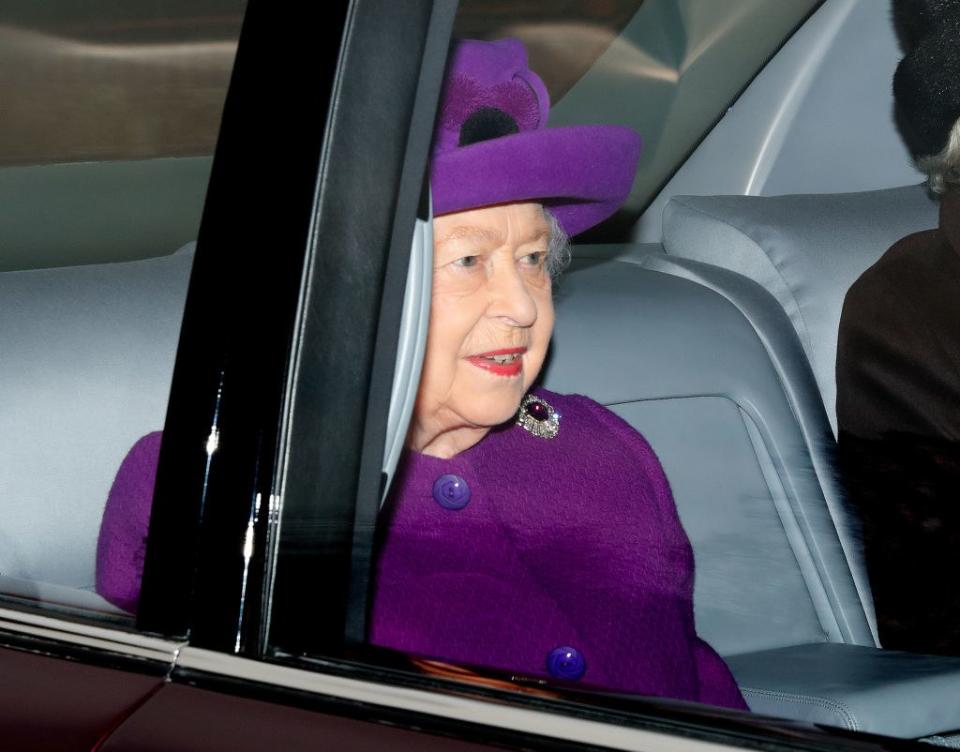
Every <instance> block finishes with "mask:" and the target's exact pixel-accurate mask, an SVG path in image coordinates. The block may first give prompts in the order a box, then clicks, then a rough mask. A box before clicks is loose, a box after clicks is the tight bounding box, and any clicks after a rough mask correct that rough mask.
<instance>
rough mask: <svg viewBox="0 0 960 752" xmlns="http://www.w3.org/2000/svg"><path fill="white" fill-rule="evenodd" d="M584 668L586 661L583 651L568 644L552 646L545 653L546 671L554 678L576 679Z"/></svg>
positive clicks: (582, 673) (582, 672) (585, 667)
mask: <svg viewBox="0 0 960 752" xmlns="http://www.w3.org/2000/svg"><path fill="white" fill-rule="evenodd" d="M586 670H587V661H586V659H585V658H584V657H583V653H581V652H580V651H579V650H577V649H576V648H572V647H570V646H569V645H564V646H563V647H559V648H554V649H553V650H551V651H550V653H549V654H548V655H547V671H548V672H549V674H550V676H552V677H554V678H556V679H568V680H570V681H576V680H577V679H579V678H580V677H581V676H583V675H584V673H586Z"/></svg>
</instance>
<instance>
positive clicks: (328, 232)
mask: <svg viewBox="0 0 960 752" xmlns="http://www.w3.org/2000/svg"><path fill="white" fill-rule="evenodd" d="M455 12H456V3H455V2H451V1H450V0H404V2H402V3H398V2H391V1H388V0H357V2H355V3H354V5H353V6H352V10H351V15H350V19H349V22H348V28H347V31H346V33H345V37H344V40H345V41H344V49H343V56H342V59H341V68H340V73H339V76H340V78H339V80H338V83H337V88H336V92H335V96H336V103H335V105H334V106H333V107H332V108H331V113H332V115H331V120H330V123H329V124H328V132H327V135H328V139H329V141H328V143H327V145H326V147H325V153H324V164H323V168H322V177H321V181H320V189H319V191H318V194H317V206H316V210H315V211H316V214H315V216H316V220H315V223H316V224H315V227H316V229H315V232H314V236H313V239H312V240H313V246H312V248H311V251H310V253H311V258H310V261H309V269H308V272H307V278H306V283H305V285H306V287H305V292H304V296H303V301H302V303H301V311H302V322H301V330H300V332H299V333H298V337H299V339H298V342H297V354H296V358H297V360H296V369H295V373H294V375H293V378H292V381H293V384H294V387H293V389H292V391H291V398H290V403H289V405H290V407H289V415H288V416H287V419H288V425H289V435H288V439H287V448H286V451H285V457H284V462H285V471H284V478H283V486H282V510H281V519H280V528H279V530H280V536H279V546H278V549H277V556H276V563H275V571H274V588H273V592H272V614H271V624H270V631H269V643H270V647H271V648H282V649H283V650H285V651H287V652H290V653H310V654H320V655H331V654H332V655H336V654H338V653H340V651H342V650H343V648H344V646H345V644H346V643H348V642H351V641H353V642H356V641H360V640H362V639H363V631H364V612H365V608H366V603H365V601H366V590H367V582H368V572H369V566H370V554H371V547H372V536H373V527H374V521H375V517H376V511H377V501H378V499H379V493H380V485H381V478H380V476H381V466H382V461H383V451H384V440H385V433H386V420H387V412H388V407H389V398H390V389H391V384H392V379H393V371H394V364H395V360H396V351H397V337H398V332H399V326H400V321H399V319H400V311H401V307H402V300H403V289H404V284H405V280H406V270H407V265H408V263H409V255H410V243H411V241H412V237H413V230H414V223H415V219H416V214H417V207H418V202H419V200H420V196H421V186H422V184H423V179H424V173H425V170H426V161H427V153H428V149H429V145H430V141H431V135H432V131H433V118H434V112H435V109H436V103H437V100H438V99H439V93H440V83H441V80H442V74H443V65H444V59H445V57H446V50H447V45H448V42H449V37H450V33H451V30H452V26H453V18H454V15H455ZM348 601H349V603H350V608H349V609H348ZM348 631H349V638H345V634H347V632H348Z"/></svg>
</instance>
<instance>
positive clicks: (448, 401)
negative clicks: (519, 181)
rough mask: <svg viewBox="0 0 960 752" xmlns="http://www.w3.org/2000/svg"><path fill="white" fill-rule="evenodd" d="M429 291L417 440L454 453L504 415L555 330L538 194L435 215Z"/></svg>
mask: <svg viewBox="0 0 960 752" xmlns="http://www.w3.org/2000/svg"><path fill="white" fill-rule="evenodd" d="M433 231H434V272H433V300H432V306H431V310H430V328H429V333H428V337H427V351H426V357H425V359H424V364H423V376H422V378H421V380H420V390H419V393H418V395H417V405H416V408H415V412H414V422H413V430H412V432H411V444H412V446H413V448H415V449H418V450H419V451H424V452H426V453H428V454H434V455H435V456H439V457H450V456H453V455H454V454H457V453H458V452H460V451H463V450H464V449H466V448H468V447H469V446H472V445H473V444H475V443H476V442H477V441H479V440H480V439H481V438H483V436H484V435H485V434H486V432H487V431H488V430H489V429H490V428H492V427H493V426H496V425H499V424H501V423H503V422H505V421H507V420H509V419H510V418H511V417H512V416H513V415H514V414H515V413H516V411H517V408H518V407H519V405H520V400H521V399H522V398H523V396H524V394H526V392H527V389H529V388H530V385H531V383H532V382H533V380H534V379H535V378H536V376H537V374H538V373H539V372H540V368H541V366H542V365H543V360H544V358H545V357H546V354H547V347H548V345H549V343H550V335H551V334H552V332H553V300H552V297H551V282H550V274H549V273H548V271H547V269H546V257H547V248H548V244H549V240H550V237H549V234H550V226H549V224H548V223H547V220H546V218H545V217H544V214H543V210H542V208H541V207H540V205H539V204H533V203H523V204H504V205H501V206H492V207H487V208H484V209H475V210H471V211H465V212H458V213H456V214H447V215H444V216H442V217H437V218H436V219H434V221H433Z"/></svg>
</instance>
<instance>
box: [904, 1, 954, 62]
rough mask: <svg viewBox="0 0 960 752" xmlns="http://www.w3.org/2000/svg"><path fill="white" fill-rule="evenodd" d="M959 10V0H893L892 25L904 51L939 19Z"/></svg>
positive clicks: (929, 30) (914, 45) (933, 27)
mask: <svg viewBox="0 0 960 752" xmlns="http://www.w3.org/2000/svg"><path fill="white" fill-rule="evenodd" d="M958 12H960V0H893V26H894V28H895V29H896V30H897V37H898V38H899V40H900V46H901V48H902V49H903V51H904V53H908V52H910V50H912V49H913V48H914V47H916V46H917V45H918V44H919V43H920V41H921V40H922V39H923V38H924V37H925V36H927V34H929V33H930V32H931V31H933V30H934V29H935V28H936V27H937V24H938V23H939V21H940V20H941V19H942V18H943V17H944V16H947V15H950V14H951V13H958Z"/></svg>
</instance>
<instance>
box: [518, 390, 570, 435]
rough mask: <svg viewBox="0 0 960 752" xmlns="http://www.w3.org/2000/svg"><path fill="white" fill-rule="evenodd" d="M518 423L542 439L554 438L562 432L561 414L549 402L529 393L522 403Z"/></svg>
mask: <svg viewBox="0 0 960 752" xmlns="http://www.w3.org/2000/svg"><path fill="white" fill-rule="evenodd" d="M517 425H518V426H520V427H521V428H523V430H524V431H527V432H529V433H532V434H533V435H534V436H536V437H538V438H541V439H553V438H555V437H556V435H557V434H558V433H560V416H559V415H557V411H556V410H554V409H553V408H552V407H550V405H549V403H548V402H547V401H546V400H544V399H541V398H540V397H536V396H534V395H532V394H528V395H527V396H526V397H524V398H523V402H521V403H520V412H519V413H517Z"/></svg>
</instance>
